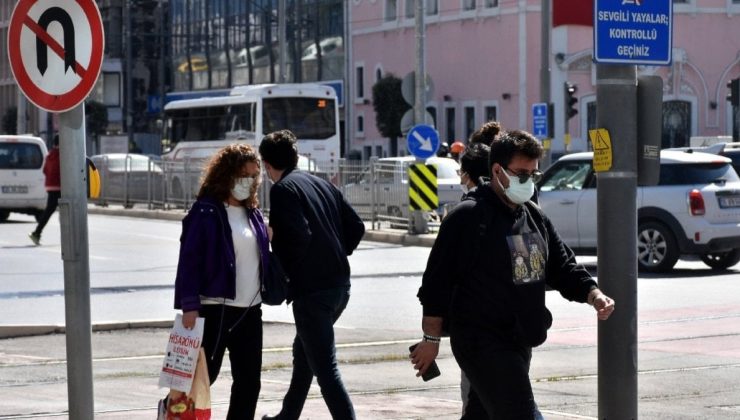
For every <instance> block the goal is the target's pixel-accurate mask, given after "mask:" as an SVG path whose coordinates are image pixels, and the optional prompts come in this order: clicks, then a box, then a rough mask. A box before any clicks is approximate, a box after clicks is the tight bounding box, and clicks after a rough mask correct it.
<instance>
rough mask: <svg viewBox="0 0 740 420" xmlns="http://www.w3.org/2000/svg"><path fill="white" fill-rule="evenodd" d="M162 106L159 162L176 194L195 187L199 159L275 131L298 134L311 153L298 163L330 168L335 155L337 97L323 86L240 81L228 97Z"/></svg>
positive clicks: (256, 143) (302, 146)
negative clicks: (161, 163)
mask: <svg viewBox="0 0 740 420" xmlns="http://www.w3.org/2000/svg"><path fill="white" fill-rule="evenodd" d="M164 110H165V121H164V127H165V134H164V138H163V141H162V145H163V152H164V153H163V155H162V161H163V163H164V165H165V166H166V170H167V172H168V173H169V176H168V181H167V182H168V190H169V191H170V195H171V196H173V197H175V198H179V197H183V196H184V195H183V192H185V193H187V191H190V192H191V193H195V191H197V186H198V178H199V176H200V168H201V167H202V163H203V161H204V160H205V159H207V158H209V157H210V156H211V155H212V154H213V153H214V152H215V151H216V150H218V149H220V148H221V147H223V146H225V145H227V144H231V143H234V142H245V143H247V144H249V145H252V146H255V147H258V146H259V142H260V141H261V140H262V137H263V136H265V135H266V134H268V133H270V132H272V131H276V130H283V129H288V130H290V131H292V132H293V133H294V134H295V135H296V137H297V138H298V153H300V154H301V155H303V156H305V157H308V158H309V159H302V160H301V163H303V162H310V164H311V165H312V166H315V165H318V168H321V169H322V170H324V171H327V172H333V171H334V169H333V168H334V166H335V165H336V163H337V161H338V159H339V150H340V149H339V147H340V143H339V142H340V132H339V111H338V104H337V96H336V92H335V91H334V89H333V88H332V87H329V86H326V85H321V84H317V83H300V84H297V83H296V84H290V83H289V84H264V85H251V86H238V87H235V88H233V89H232V90H231V92H230V94H229V95H228V96H223V94H221V95H219V96H204V97H201V98H197V99H182V100H176V101H172V102H169V103H167V105H165V107H164ZM303 169H316V168H303ZM185 174H189V175H190V176H185Z"/></svg>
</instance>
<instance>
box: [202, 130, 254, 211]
mask: <svg viewBox="0 0 740 420" xmlns="http://www.w3.org/2000/svg"><path fill="white" fill-rule="evenodd" d="M248 162H255V163H257V166H258V167H260V172H261V169H262V168H261V165H260V159H259V157H258V156H257V152H256V151H255V150H254V148H253V147H252V146H248V145H246V144H243V143H241V144H240V143H235V144H230V145H228V146H225V147H224V148H222V149H221V150H219V151H218V152H216V154H215V155H214V156H213V157H212V158H211V160H210V161H208V164H206V167H205V169H204V170H203V178H202V179H201V182H200V190H199V191H198V198H202V197H205V196H208V197H213V198H215V199H216V200H220V201H226V200H228V199H229V197H230V196H231V189H232V188H234V182H235V181H236V178H239V177H241V169H242V167H244V165H245V164H247V163H248ZM261 180H262V177H261V176H260V175H257V176H256V177H255V180H254V184H253V185H252V191H250V194H249V198H247V199H246V200H244V201H243V202H242V204H243V205H244V206H245V207H247V208H255V207H257V206H258V205H259V200H258V199H257V189H258V188H259V186H260V182H261Z"/></svg>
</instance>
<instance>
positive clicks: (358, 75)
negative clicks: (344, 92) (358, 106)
mask: <svg viewBox="0 0 740 420" xmlns="http://www.w3.org/2000/svg"><path fill="white" fill-rule="evenodd" d="M355 88H356V89H355V91H356V92H357V95H356V96H355V97H356V98H357V99H364V98H365V67H363V66H357V67H356V68H355Z"/></svg>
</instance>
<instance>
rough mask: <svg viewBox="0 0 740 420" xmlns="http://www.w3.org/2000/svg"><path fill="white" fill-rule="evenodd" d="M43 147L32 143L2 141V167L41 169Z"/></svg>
mask: <svg viewBox="0 0 740 420" xmlns="http://www.w3.org/2000/svg"><path fill="white" fill-rule="evenodd" d="M43 163H44V156H43V154H42V153H41V148H40V147H39V146H38V145H36V144H32V143H0V169H39V168H41V165H42V164H43Z"/></svg>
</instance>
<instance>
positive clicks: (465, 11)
mask: <svg viewBox="0 0 740 420" xmlns="http://www.w3.org/2000/svg"><path fill="white" fill-rule="evenodd" d="M478 1H479V0H460V13H461V14H464V15H470V14H475V12H476V11H477V10H478ZM466 3H473V4H472V6H473V7H472V8H471V9H468V8H467V7H466Z"/></svg>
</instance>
